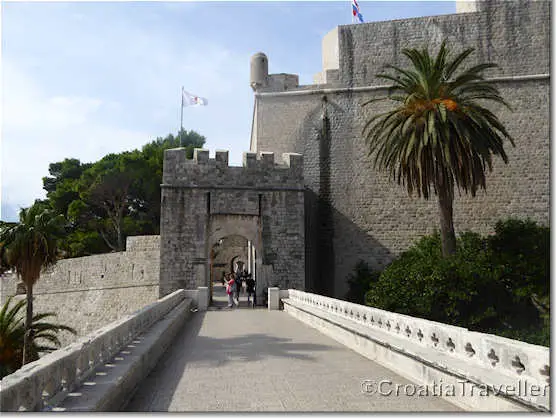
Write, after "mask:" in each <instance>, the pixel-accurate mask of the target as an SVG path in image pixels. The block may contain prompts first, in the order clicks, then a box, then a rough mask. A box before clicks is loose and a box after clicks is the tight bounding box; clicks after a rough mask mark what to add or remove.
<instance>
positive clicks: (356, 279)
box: [344, 260, 381, 304]
mask: <svg viewBox="0 0 557 419" xmlns="http://www.w3.org/2000/svg"><path fill="white" fill-rule="evenodd" d="M354 270H355V272H354V274H351V275H349V276H348V292H347V293H346V296H345V297H344V298H345V300H346V301H350V302H351V303H356V304H364V302H365V294H366V292H367V290H368V289H369V287H370V286H371V283H373V282H376V281H377V280H378V279H379V275H380V274H381V272H377V271H373V270H372V269H371V268H370V267H369V265H368V264H367V263H365V262H364V261H363V260H360V261H359V262H358V263H357V265H356V268H355V269H354Z"/></svg>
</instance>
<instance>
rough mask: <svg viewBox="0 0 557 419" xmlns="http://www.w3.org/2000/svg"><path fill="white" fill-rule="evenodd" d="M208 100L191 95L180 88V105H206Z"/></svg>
mask: <svg viewBox="0 0 557 419" xmlns="http://www.w3.org/2000/svg"><path fill="white" fill-rule="evenodd" d="M208 103H209V101H208V100H207V99H205V98H204V97H200V96H196V95H192V94H191V93H188V92H186V91H185V90H182V106H207V104H208Z"/></svg>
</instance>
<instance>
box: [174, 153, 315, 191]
mask: <svg viewBox="0 0 557 419" xmlns="http://www.w3.org/2000/svg"><path fill="white" fill-rule="evenodd" d="M281 157H282V158H281V160H278V159H276V157H275V153H273V152H265V151H262V152H259V153H254V152H244V154H243V158H242V166H230V164H229V158H228V151H227V150H217V151H216V152H215V155H214V157H213V158H211V157H210V155H209V150H206V149H201V148H196V149H195V150H194V153H193V159H191V160H190V159H186V149H185V148H174V149H169V150H166V151H165V158H164V174H163V185H181V186H199V187H203V186H234V185H238V186H245V187H248V186H249V187H263V186H279V185H283V186H284V187H287V188H288V187H302V186H303V166H304V160H303V156H302V155H301V154H298V153H284V154H283V155H282V156H281Z"/></svg>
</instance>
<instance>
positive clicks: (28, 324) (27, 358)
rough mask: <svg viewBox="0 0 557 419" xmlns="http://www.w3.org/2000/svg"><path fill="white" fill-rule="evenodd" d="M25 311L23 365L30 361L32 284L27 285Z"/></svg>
mask: <svg viewBox="0 0 557 419" xmlns="http://www.w3.org/2000/svg"><path fill="white" fill-rule="evenodd" d="M25 288H26V289H27V312H26V315H25V334H24V335H23V365H25V364H28V363H29V362H31V344H32V342H33V336H31V333H32V330H31V324H32V322H33V286H30V285H27V286H26V287H25Z"/></svg>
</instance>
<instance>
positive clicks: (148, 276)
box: [0, 236, 160, 345]
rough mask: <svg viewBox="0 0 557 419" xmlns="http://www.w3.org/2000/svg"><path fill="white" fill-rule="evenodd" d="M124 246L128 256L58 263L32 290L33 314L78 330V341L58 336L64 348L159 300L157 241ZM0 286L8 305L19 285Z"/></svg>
mask: <svg viewBox="0 0 557 419" xmlns="http://www.w3.org/2000/svg"><path fill="white" fill-rule="evenodd" d="M126 245H127V250H126V251H125V252H118V253H108V254H103V255H93V256H86V257H81V258H74V259H63V260H60V261H58V262H57V263H56V265H54V266H53V267H52V268H51V269H49V270H48V271H47V272H45V273H43V274H42V275H41V277H40V278H39V280H38V281H37V283H36V285H35V286H34V287H33V295H34V302H33V309H34V311H35V313H39V312H55V313H57V314H58V317H57V321H59V322H60V323H63V324H65V325H68V326H71V327H73V328H74V329H76V331H77V336H74V335H71V334H69V333H67V332H61V333H60V338H61V339H60V340H61V342H62V345H67V344H69V343H71V342H73V341H75V340H76V339H78V338H79V337H81V336H85V335H86V334H88V333H90V332H92V331H94V330H96V329H98V328H99V327H102V326H104V325H106V324H108V323H110V322H112V321H114V320H116V319H118V318H119V317H121V316H123V315H125V314H130V313H133V312H134V311H136V310H139V309H140V308H143V307H144V306H146V305H147V304H150V303H152V302H154V301H156V300H157V299H158V296H159V263H160V251H159V236H135V237H128V239H127V244H126ZM0 282H1V285H2V294H1V295H0V300H1V301H0V302H1V303H4V301H5V300H6V299H7V298H8V297H9V296H11V295H15V294H16V288H17V284H18V282H19V281H18V280H17V278H16V276H15V275H6V276H4V277H2V278H1V279H0ZM19 298H25V295H20V296H17V297H16V299H19Z"/></svg>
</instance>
